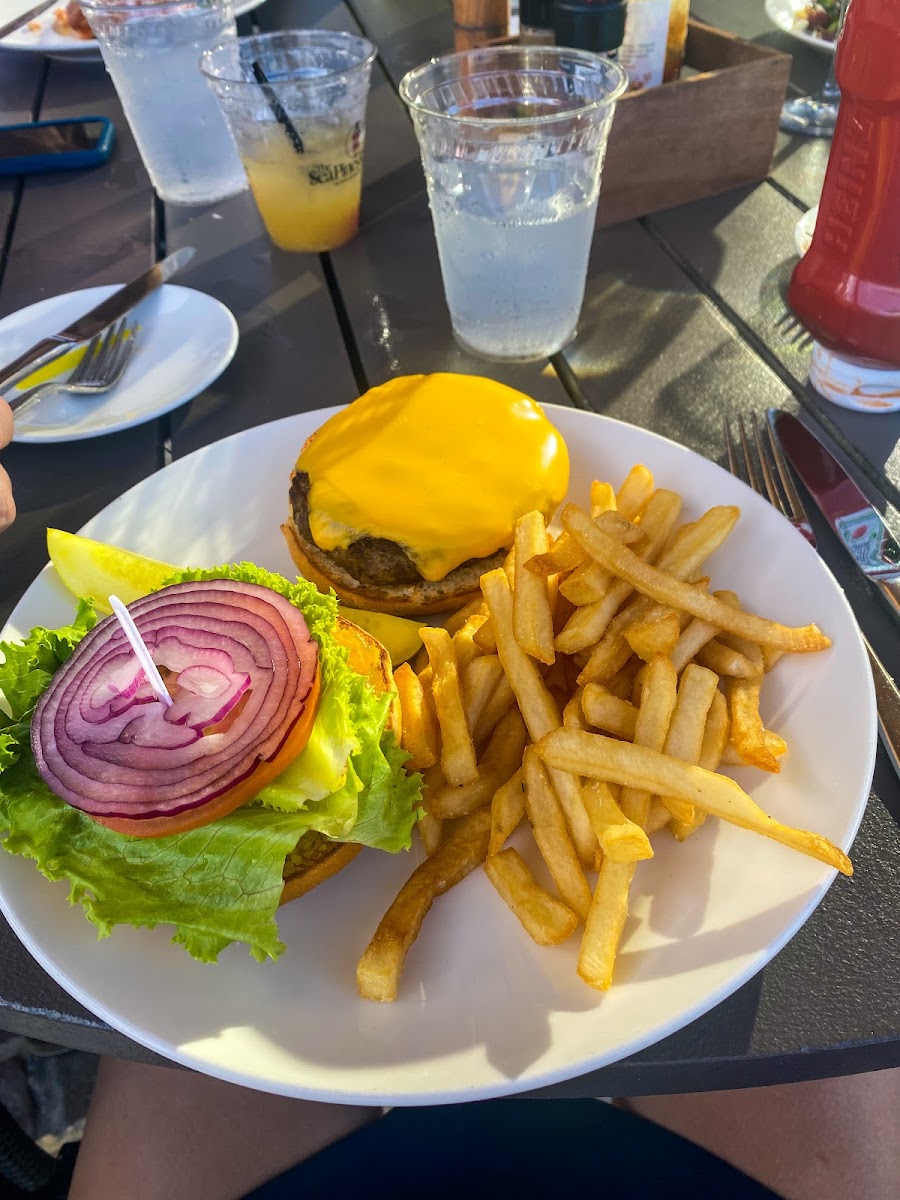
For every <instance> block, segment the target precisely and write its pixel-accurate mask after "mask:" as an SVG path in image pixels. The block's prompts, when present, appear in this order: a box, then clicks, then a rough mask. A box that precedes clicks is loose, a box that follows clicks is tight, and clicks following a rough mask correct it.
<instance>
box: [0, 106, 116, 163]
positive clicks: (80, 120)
mask: <svg viewBox="0 0 900 1200" xmlns="http://www.w3.org/2000/svg"><path fill="white" fill-rule="evenodd" d="M114 137H115V128H114V126H113V123H112V121H110V120H108V118H106V117H69V118H66V119H65V120H63V121H34V122H32V123H31V124H28V125H3V126H0V176H2V175H38V174H43V173H45V172H47V171H74V170H77V169H78V168H80V167H96V166H99V165H100V163H104V162H106V160H107V159H108V158H109V155H110V151H111V150H112V144H113V139H114Z"/></svg>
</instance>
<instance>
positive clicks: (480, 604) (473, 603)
mask: <svg viewBox="0 0 900 1200" xmlns="http://www.w3.org/2000/svg"><path fill="white" fill-rule="evenodd" d="M478 615H484V600H482V598H481V596H476V597H475V599H474V600H470V601H469V603H468V604H464V605H463V606H462V608H460V609H459V610H458V611H457V612H455V613H453V614H452V615H451V616H449V617H448V618H447V620H446V621H445V622H444V628H445V629H446V630H447V632H448V633H449V634H450V636H451V637H453V635H454V633H459V631H460V629H462V627H463V625H465V623H466V621H468V619H469V617H474V616H478Z"/></svg>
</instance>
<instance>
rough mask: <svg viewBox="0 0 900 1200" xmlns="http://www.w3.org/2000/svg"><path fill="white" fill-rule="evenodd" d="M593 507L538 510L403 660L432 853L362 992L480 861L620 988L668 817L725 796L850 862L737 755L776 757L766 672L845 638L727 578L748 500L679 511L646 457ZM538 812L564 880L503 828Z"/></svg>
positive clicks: (396, 976) (377, 941)
mask: <svg viewBox="0 0 900 1200" xmlns="http://www.w3.org/2000/svg"><path fill="white" fill-rule="evenodd" d="M590 499H591V504H590V511H589V512H588V511H585V510H584V509H581V508H579V507H578V506H576V505H574V504H568V505H566V506H565V508H564V509H563V511H562V513H561V521H562V532H561V533H559V535H558V536H556V537H553V536H552V535H551V534H550V533H549V531H548V529H547V527H546V524H545V521H544V518H543V516H542V515H541V514H540V513H537V512H532V513H528V514H526V515H525V516H523V517H521V518H520V520H519V521H518V522H517V525H516V532H515V543H514V545H513V547H512V549H511V551H510V553H509V556H508V558H507V560H506V564H505V566H504V568H503V569H501V570H495V571H490V572H489V573H488V574H486V575H484V576H482V579H481V590H482V597H481V598H480V599H478V600H476V601H474V602H473V603H471V604H470V605H468V606H467V607H466V608H464V609H462V610H461V611H460V612H458V613H457V614H455V615H454V616H453V617H452V618H451V620H450V621H448V623H447V625H446V627H445V628H443V629H440V628H437V629H423V630H422V631H421V632H422V640H423V650H422V651H421V653H420V656H419V658H418V659H417V660H416V662H415V664H414V666H409V665H408V664H405V665H404V666H402V667H400V668H399V669H398V670H397V671H396V672H395V679H396V683H397V688H398V690H399V695H400V705H401V709H402V744H403V746H404V748H405V749H406V750H407V751H408V752H409V754H410V755H411V760H410V762H409V764H408V769H410V770H420V771H422V772H423V773H424V790H423V812H422V815H421V819H420V821H419V823H418V831H419V834H420V836H421V839H422V843H423V845H424V848H425V851H426V854H427V858H426V859H425V861H424V862H423V863H422V864H421V865H420V866H419V867H417V868H416V870H415V871H413V874H412V876H411V877H410V879H409V880H408V882H407V883H406V884H405V885H404V887H403V888H402V889H401V891H400V893H399V895H398V896H397V898H396V900H395V901H394V903H393V904H392V905H391V907H390V909H389V910H388V912H387V913H386V914H385V916H384V918H383V920H382V921H381V923H380V925H379V926H378V929H377V931H376V933H375V935H374V937H373V938H372V941H371V942H370V944H369V946H368V947H367V949H366V951H365V953H364V954H363V956H362V958H361V960H360V962H359V965H358V968H357V985H358V988H359V992H360V994H361V995H362V996H364V997H367V998H369V999H373V1000H381V1001H390V1000H394V999H395V998H396V996H397V991H398V987H399V982H400V976H401V973H402V970H403V965H404V961H405V958H406V954H407V951H408V950H409V948H410V946H411V945H412V943H413V941H414V940H415V938H416V936H417V934H418V932H419V929H420V927H421V925H422V921H423V920H424V918H425V915H426V914H427V912H428V910H429V908H430V907H431V904H432V903H433V901H434V899H435V897H437V896H439V895H441V894H442V893H443V892H445V891H447V890H448V889H449V888H451V887H453V886H454V884H456V883H458V882H459V880H461V879H463V878H464V877H465V876H466V875H467V874H468V873H469V872H470V871H472V870H474V869H475V868H476V867H478V866H481V865H483V866H484V870H485V872H486V874H487V876H488V878H489V879H490V881H491V883H492V884H493V886H494V888H495V889H496V890H497V892H498V893H499V894H500V896H501V897H502V898H503V900H504V901H505V902H506V903H507V905H508V906H509V908H510V909H511V910H512V912H513V913H514V914H515V916H516V917H517V918H518V919H519V921H520V922H521V924H522V926H523V928H524V929H525V931H526V932H527V933H528V934H529V935H530V936H531V937H532V938H533V939H534V941H535V942H537V943H538V944H540V945H550V946H553V945H558V944H559V943H561V942H563V941H565V940H566V939H567V938H569V937H571V935H572V934H573V933H574V932H575V930H576V928H577V927H578V926H579V925H581V926H583V931H582V934H581V950H580V953H579V958H578V973H579V975H580V976H581V977H582V979H584V980H585V982H586V983H588V984H590V985H591V987H594V988H597V989H599V990H601V991H603V990H606V989H607V988H609V986H610V984H611V982H612V977H613V972H614V968H615V961H616V953H617V949H618V945H619V941H620V938H621V936H622V930H623V928H624V925H625V920H626V917H627V915H628V896H629V890H630V888H631V883H632V880H633V878H634V874H635V871H636V869H637V866H638V863H640V862H641V861H642V860H644V859H649V858H652V857H653V843H652V841H651V839H652V838H654V837H655V836H665V837H674V838H675V839H677V841H679V842H683V841H685V840H686V839H687V838H689V837H691V836H692V834H693V833H694V832H695V831H696V830H697V829H698V828H699V827H700V825H702V823H703V822H704V821H705V820H706V818H707V817H709V816H714V817H720V818H721V819H722V820H725V821H730V822H732V823H733V824H735V825H739V826H741V827H742V828H744V829H748V830H751V831H753V832H755V833H760V834H763V835H764V836H766V837H769V838H773V839H774V840H776V841H779V842H783V843H784V844H785V845H787V846H791V847H793V848H794V849H795V850H799V851H801V852H802V853H804V854H808V855H811V856H812V857H814V858H817V859H820V860H821V861H822V862H825V863H827V864H828V865H830V866H832V867H836V868H837V869H838V870H839V871H842V872H843V873H844V874H846V875H849V874H851V873H852V867H851V865H850V861H849V859H848V858H847V856H846V855H845V854H844V853H843V851H842V850H840V849H839V848H838V847H837V846H835V845H833V844H832V843H831V842H829V841H828V840H827V839H826V838H824V837H822V836H820V835H819V834H815V833H809V832H807V831H805V830H800V829H792V828H790V827H789V826H786V825H782V824H781V823H780V822H778V821H776V820H774V819H773V818H772V817H770V816H767V815H766V813H764V812H763V811H762V809H760V808H759V807H758V806H757V805H756V804H755V803H754V802H753V800H751V798H750V797H749V796H748V795H747V794H746V792H744V791H743V790H742V789H741V788H740V787H739V786H738V784H737V783H735V782H734V780H732V779H730V778H729V777H728V776H726V775H723V774H720V773H719V768H720V767H721V766H723V765H735V764H746V765H751V766H754V767H757V768H759V769H761V770H763V771H770V772H777V771H778V770H779V769H780V760H781V758H782V757H783V756H784V754H785V753H786V751H787V745H786V743H785V742H784V740H783V739H782V738H781V737H779V736H778V734H777V733H775V732H773V731H772V730H769V729H766V727H765V725H764V723H763V720H762V718H761V717H760V711H759V700H760V690H761V688H762V686H763V684H764V682H765V680H766V678H767V676H768V674H769V672H770V671H771V670H772V669H773V668H774V667H775V666H776V664H777V662H778V661H779V659H780V658H781V657H782V656H783V655H785V654H806V653H811V652H815V651H820V650H824V649H826V648H827V647H828V646H829V645H830V643H829V640H828V638H827V637H825V635H824V634H822V633H821V632H820V631H819V629H817V628H816V626H815V625H809V626H805V627H803V628H790V627H788V626H785V625H781V624H778V623H777V622H775V621H771V620H767V619H766V618H764V617H761V616H756V615H754V614H752V613H750V612H747V611H745V610H744V609H743V608H742V607H741V603H740V599H739V597H737V596H736V595H735V594H734V593H732V592H726V591H711V590H710V579H709V576H707V575H706V574H705V563H706V561H707V559H708V558H709V557H710V556H711V555H712V554H713V553H714V552H715V551H716V550H718V549H719V547H720V546H721V545H722V544H723V543H724V542H725V540H726V539H727V537H728V535H729V534H730V533H731V531H732V529H733V528H734V526H735V524H736V522H737V520H738V518H739V516H740V510H739V509H737V508H735V507H732V506H717V507H714V508H710V509H709V510H708V511H707V512H706V513H704V514H703V516H701V517H700V518H699V520H697V521H693V522H688V523H680V521H679V518H680V514H681V507H682V502H681V497H680V496H679V495H678V494H677V493H675V492H673V491H668V490H666V489H665V488H657V487H656V486H655V483H654V479H653V476H652V474H651V472H650V471H649V470H648V469H647V468H646V467H644V466H635V467H634V468H633V469H632V470H631V472H630V473H629V474H628V477H627V478H626V479H625V481H624V483H623V484H622V486H621V487H620V488H619V490H618V491H615V490H614V489H613V487H612V486H611V485H610V484H608V483H601V482H595V483H594V484H593V485H592V487H591V497H590ZM524 822H527V824H528V826H530V828H531V831H532V835H533V838H534V841H535V843H536V845H537V848H538V850H539V852H540V855H541V857H542V858H543V860H544V862H545V863H546V865H547V868H548V869H549V873H550V877H551V878H552V880H553V884H554V887H555V890H556V895H553V894H551V893H550V892H549V891H547V890H546V889H545V888H543V887H542V886H540V885H539V884H538V883H537V882H536V881H535V879H534V878H533V876H532V874H531V871H530V870H529V868H528V866H527V864H526V862H525V861H524V859H523V858H522V856H521V855H520V854H519V853H518V851H517V850H515V849H514V848H512V847H507V845H506V843H507V841H508V839H509V838H510V836H511V835H512V833H513V832H514V831H515V830H516V829H517V828H518V826H519V825H521V824H523V823H524Z"/></svg>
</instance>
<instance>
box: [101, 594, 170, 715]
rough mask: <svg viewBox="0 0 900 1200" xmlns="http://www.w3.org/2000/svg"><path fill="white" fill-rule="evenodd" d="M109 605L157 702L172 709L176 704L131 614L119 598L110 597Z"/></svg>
mask: <svg viewBox="0 0 900 1200" xmlns="http://www.w3.org/2000/svg"><path fill="white" fill-rule="evenodd" d="M109 603H110V607H111V608H112V610H113V612H114V613H115V615H116V618H117V620H118V622H119V624H120V625H121V626H122V631H123V633H124V634H125V636H126V637H127V638H128V642H129V645H130V646H131V648H132V650H133V651H134V652H135V654H136V655H137V660H138V662H139V663H140V664H141V667H142V668H143V670H144V674H145V675H146V677H147V682H148V683H149V684H150V686H151V687H152V688H153V691H154V692H155V694H156V698H157V700H161V701H162V703H163V704H164V705H165V706H166V708H171V706H172V705H173V704H174V703H175V702H174V700H173V699H172V697H171V696H170V695H169V693H168V691H167V690H166V685H165V684H164V683H163V680H162V675H160V673H159V671H157V669H156V663H155V662H154V661H153V659H152V658H151V656H150V651H149V650H148V649H147V647H146V645H145V644H144V639H143V638H142V637H141V635H140V633H138V627H137V625H135V623H134V619H133V618H132V616H131V613H130V612H129V611H128V609H127V608H126V607H125V605H124V604H123V603H122V601H121V600H120V599H119V597H118V596H110V597H109Z"/></svg>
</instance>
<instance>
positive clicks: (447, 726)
mask: <svg viewBox="0 0 900 1200" xmlns="http://www.w3.org/2000/svg"><path fill="white" fill-rule="evenodd" d="M421 635H422V641H423V642H424V644H425V647H426V649H427V650H428V659H429V662H430V664H431V670H432V682H431V691H432V695H433V697H434V707H435V711H436V712H437V719H438V724H439V725H440V730H441V769H442V770H443V772H444V775H445V777H446V779H447V782H448V783H451V784H454V785H456V786H461V785H463V784H467V783H475V781H476V780H477V779H478V764H477V762H476V759H475V747H474V745H473V743H472V736H471V734H470V733H469V727H468V725H467V724H466V712H465V709H464V708H463V701H462V693H461V691H460V683H459V669H458V666H457V661H456V652H455V648H454V644H453V642H452V641H451V640H450V635H449V633H447V630H446V629H428V628H423V629H422V631H421ZM456 636H457V637H459V636H460V634H457V635H456Z"/></svg>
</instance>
